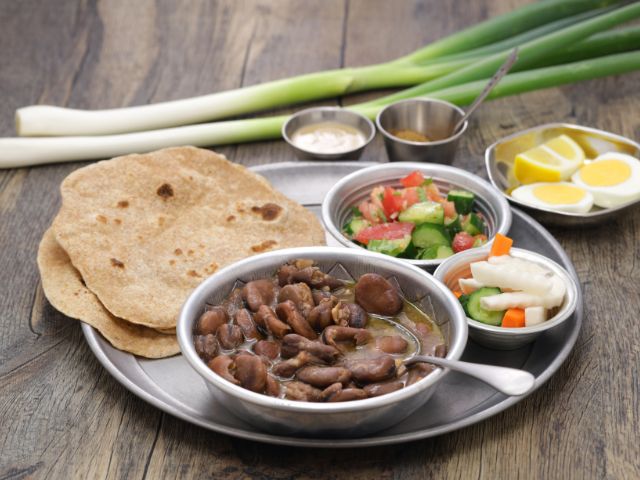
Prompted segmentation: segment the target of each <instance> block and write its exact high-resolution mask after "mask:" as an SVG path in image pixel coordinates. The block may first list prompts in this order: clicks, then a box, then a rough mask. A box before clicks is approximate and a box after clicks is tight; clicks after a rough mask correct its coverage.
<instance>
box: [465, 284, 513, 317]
mask: <svg viewBox="0 0 640 480" xmlns="http://www.w3.org/2000/svg"><path fill="white" fill-rule="evenodd" d="M500 293H502V291H501V290H500V289H499V288H495V287H482V288H479V289H478V290H476V291H475V292H473V293H471V294H469V301H468V302H467V307H466V309H465V310H466V311H467V315H469V317H471V318H473V319H474V320H477V321H478V322H482V323H486V324H487V325H496V326H498V325H501V324H502V317H504V311H500V312H493V311H490V310H485V309H484V308H482V307H481V306H480V299H481V298H482V297H488V296H490V295H498V294H500Z"/></svg>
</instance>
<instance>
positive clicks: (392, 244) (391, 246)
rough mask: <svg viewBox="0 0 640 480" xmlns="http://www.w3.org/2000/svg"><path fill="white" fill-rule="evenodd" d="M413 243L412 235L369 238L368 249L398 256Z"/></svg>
mask: <svg viewBox="0 0 640 480" xmlns="http://www.w3.org/2000/svg"><path fill="white" fill-rule="evenodd" d="M410 243H411V235H405V236H404V238H397V239H393V240H369V243H368V244H367V249H368V250H371V251H372V252H378V253H384V254H385V255H391V256H392V257H397V256H398V255H400V254H401V253H402V252H404V251H405V250H406V249H407V247H408V246H409V244H410Z"/></svg>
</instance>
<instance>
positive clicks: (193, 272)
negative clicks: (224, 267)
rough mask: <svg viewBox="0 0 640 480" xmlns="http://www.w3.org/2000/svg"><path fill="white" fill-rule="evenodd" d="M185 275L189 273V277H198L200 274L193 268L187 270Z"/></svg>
mask: <svg viewBox="0 0 640 480" xmlns="http://www.w3.org/2000/svg"><path fill="white" fill-rule="evenodd" d="M187 275H189V276H190V277H199V276H200V275H199V274H198V272H196V271H195V270H189V271H188V272H187Z"/></svg>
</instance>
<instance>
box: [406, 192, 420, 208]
mask: <svg viewBox="0 0 640 480" xmlns="http://www.w3.org/2000/svg"><path fill="white" fill-rule="evenodd" d="M419 201H420V197H419V195H418V189H417V188H416V187H412V188H404V189H402V210H406V209H407V208H409V207H410V206H411V205H413V204H414V203H418V202H419Z"/></svg>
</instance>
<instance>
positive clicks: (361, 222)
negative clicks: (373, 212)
mask: <svg viewBox="0 0 640 480" xmlns="http://www.w3.org/2000/svg"><path fill="white" fill-rule="evenodd" d="M370 226H371V224H370V223H369V221H368V220H366V219H364V218H362V217H354V218H352V219H351V221H350V222H349V225H348V227H347V228H348V230H349V231H350V232H351V235H352V236H356V235H358V233H360V232H361V231H362V230H364V229H365V228H367V227H370Z"/></svg>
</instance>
